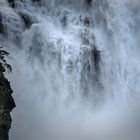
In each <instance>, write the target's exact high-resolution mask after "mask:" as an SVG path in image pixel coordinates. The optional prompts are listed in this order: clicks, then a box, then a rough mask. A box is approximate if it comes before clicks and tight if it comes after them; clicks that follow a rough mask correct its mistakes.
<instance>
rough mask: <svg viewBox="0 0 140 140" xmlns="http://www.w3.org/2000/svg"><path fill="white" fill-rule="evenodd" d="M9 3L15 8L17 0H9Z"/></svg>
mask: <svg viewBox="0 0 140 140" xmlns="http://www.w3.org/2000/svg"><path fill="white" fill-rule="evenodd" d="M8 3H9V4H10V6H11V7H12V8H15V0H8Z"/></svg>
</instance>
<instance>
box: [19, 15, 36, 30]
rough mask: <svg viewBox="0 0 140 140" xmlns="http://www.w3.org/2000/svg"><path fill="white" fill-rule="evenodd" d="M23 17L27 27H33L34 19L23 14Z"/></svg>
mask: <svg viewBox="0 0 140 140" xmlns="http://www.w3.org/2000/svg"><path fill="white" fill-rule="evenodd" d="M21 18H22V19H23V21H24V24H25V27H26V28H27V29H29V28H31V25H32V24H33V21H32V20H31V19H30V18H29V17H28V16H26V15H22V16H21Z"/></svg>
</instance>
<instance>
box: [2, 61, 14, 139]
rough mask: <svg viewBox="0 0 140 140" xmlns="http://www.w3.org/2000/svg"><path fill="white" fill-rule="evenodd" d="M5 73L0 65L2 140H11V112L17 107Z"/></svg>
mask: <svg viewBox="0 0 140 140" xmlns="http://www.w3.org/2000/svg"><path fill="white" fill-rule="evenodd" d="M4 72H5V68H4V67H3V65H2V64H1V63H0V140H9V136H8V133H9V129H10V128H11V122H12V119H11V116H10V112H11V111H12V109H13V108H14V107H15V102H14V100H13V98H12V96H11V94H12V92H13V91H12V89H11V86H10V83H9V81H8V80H7V79H6V78H5V76H4Z"/></svg>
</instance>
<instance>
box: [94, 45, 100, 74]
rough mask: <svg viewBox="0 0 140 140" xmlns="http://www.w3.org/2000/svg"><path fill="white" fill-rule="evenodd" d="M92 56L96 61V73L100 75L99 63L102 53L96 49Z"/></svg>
mask: <svg viewBox="0 0 140 140" xmlns="http://www.w3.org/2000/svg"><path fill="white" fill-rule="evenodd" d="M92 56H93V60H94V70H95V73H96V74H97V75H98V74H99V71H100V69H99V62H100V51H99V50H97V49H96V47H95V48H94V49H93V50H92Z"/></svg>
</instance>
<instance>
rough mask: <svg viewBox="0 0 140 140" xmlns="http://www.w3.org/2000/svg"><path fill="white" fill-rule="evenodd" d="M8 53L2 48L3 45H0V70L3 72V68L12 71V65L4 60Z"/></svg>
mask: <svg viewBox="0 0 140 140" xmlns="http://www.w3.org/2000/svg"><path fill="white" fill-rule="evenodd" d="M8 55H9V53H8V52H7V51H5V50H3V47H0V71H1V72H5V69H7V70H8V71H10V72H12V67H11V65H9V64H8V63H7V62H6V60H5V56H8Z"/></svg>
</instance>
